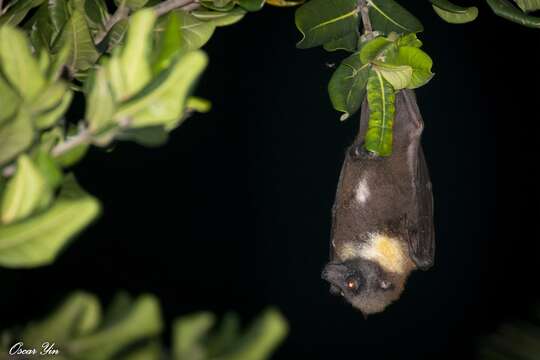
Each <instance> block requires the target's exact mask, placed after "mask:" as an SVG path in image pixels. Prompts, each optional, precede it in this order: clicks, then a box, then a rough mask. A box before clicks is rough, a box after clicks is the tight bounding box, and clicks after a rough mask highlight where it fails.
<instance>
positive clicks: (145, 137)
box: [117, 126, 169, 147]
mask: <svg viewBox="0 0 540 360" xmlns="http://www.w3.org/2000/svg"><path fill="white" fill-rule="evenodd" d="M168 136H169V134H168V133H167V130H165V128H164V127H163V126H148V127H142V128H136V129H127V130H125V131H123V132H121V133H120V134H118V136H117V138H118V139H119V140H131V141H134V142H136V143H137V144H139V145H143V146H148V147H155V146H160V145H163V144H165V143H166V142H167V138H168Z"/></svg>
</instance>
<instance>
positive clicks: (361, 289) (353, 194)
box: [323, 90, 435, 314]
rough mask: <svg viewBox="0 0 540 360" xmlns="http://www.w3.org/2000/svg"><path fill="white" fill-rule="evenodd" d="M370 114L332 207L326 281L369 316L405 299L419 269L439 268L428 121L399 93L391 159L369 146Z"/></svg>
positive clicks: (407, 93) (348, 158) (347, 161)
mask: <svg viewBox="0 0 540 360" xmlns="http://www.w3.org/2000/svg"><path fill="white" fill-rule="evenodd" d="M368 118H369V109H368V106H367V102H364V105H363V106H362V114H361V120H360V130H359V133H358V136H357V138H356V140H355V141H354V143H353V144H352V145H351V146H350V148H349V149H348V151H347V153H346V156H345V161H344V163H343V167H342V170H341V175H340V180H339V184H338V189H337V193H336V199H335V203H334V208H333V225H332V239H331V248H330V263H329V264H328V265H327V266H326V267H325V269H324V271H323V278H325V279H326V280H328V281H329V282H330V283H331V290H332V292H335V293H340V294H342V295H343V296H344V297H345V298H346V299H347V300H348V301H349V302H351V303H352V304H353V305H354V306H355V307H356V308H358V309H359V310H361V311H362V312H363V313H364V314H371V313H376V312H380V311H382V310H384V308H385V307H386V306H387V305H388V304H390V303H391V302H392V301H394V300H396V299H397V298H399V296H400V294H401V292H402V291H403V288H404V285H405V282H406V279H407V277H408V275H409V274H410V272H411V271H412V270H414V269H416V268H420V269H426V268H428V267H430V266H431V265H432V263H433V257H434V250H435V243H434V229H433V197H432V192H431V182H430V180H429V174H428V170H427V165H426V161H425V159H424V154H423V152H422V147H421V145H420V138H421V134H422V130H423V121H422V117H421V115H420V111H419V109H418V106H417V104H416V98H415V95H414V92H413V91H411V90H402V91H400V92H398V93H397V94H396V115H395V121H394V129H393V131H394V132H393V152H392V155H390V156H389V157H377V156H374V155H373V154H370V153H369V152H367V151H366V150H365V149H364V147H363V139H364V136H365V133H366V130H367V125H368Z"/></svg>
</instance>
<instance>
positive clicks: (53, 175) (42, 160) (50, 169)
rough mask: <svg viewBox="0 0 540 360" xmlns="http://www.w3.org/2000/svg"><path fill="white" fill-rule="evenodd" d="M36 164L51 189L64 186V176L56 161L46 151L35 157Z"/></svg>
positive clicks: (39, 152)
mask: <svg viewBox="0 0 540 360" xmlns="http://www.w3.org/2000/svg"><path fill="white" fill-rule="evenodd" d="M34 163H35V165H36V167H37V169H38V170H39V172H40V174H41V175H43V177H44V178H45V180H46V181H47V185H48V188H49V189H53V190H54V189H56V188H57V187H58V186H60V185H61V184H62V180H63V178H64V174H63V173H62V169H60V167H59V166H58V163H57V162H56V160H55V159H54V158H53V157H52V156H51V155H50V154H49V153H48V152H46V151H43V150H41V151H38V152H37V154H36V155H35V157H34Z"/></svg>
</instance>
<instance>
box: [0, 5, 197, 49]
mask: <svg viewBox="0 0 540 360" xmlns="http://www.w3.org/2000/svg"><path fill="white" fill-rule="evenodd" d="M0 1H2V0H0ZM198 7H199V1H198V0H166V1H163V2H162V3H160V4H157V5H156V6H154V7H153V8H152V9H154V11H155V12H156V14H157V16H162V15H165V14H167V13H168V12H169V11H172V10H175V9H182V10H184V11H193V10H195V9H197V8H198ZM128 17H129V8H127V7H126V6H125V5H124V3H122V4H120V6H118V8H117V9H116V11H115V12H114V14H113V15H112V16H111V17H110V18H109V20H108V21H107V23H106V24H105V26H104V29H103V30H102V31H100V32H98V33H97V34H96V36H95V37H94V44H96V45H97V44H99V43H100V42H102V41H103V39H105V37H106V36H107V34H108V33H109V31H111V29H112V28H113V26H114V25H116V23H118V22H119V21H122V20H124V19H127V18H128Z"/></svg>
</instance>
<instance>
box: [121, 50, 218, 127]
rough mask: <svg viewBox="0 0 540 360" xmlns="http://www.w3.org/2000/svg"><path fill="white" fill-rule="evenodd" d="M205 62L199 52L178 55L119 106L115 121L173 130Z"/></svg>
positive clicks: (202, 54) (180, 119)
mask: <svg viewBox="0 0 540 360" xmlns="http://www.w3.org/2000/svg"><path fill="white" fill-rule="evenodd" d="M207 62H208V60H207V57H206V55H205V54H204V53H203V52H201V51H193V52H189V53H186V54H185V55H183V56H181V57H180V58H179V59H178V60H177V61H176V62H175V63H174V64H172V65H171V66H170V67H169V68H168V69H166V70H165V71H163V72H162V73H160V74H159V75H158V76H157V77H156V78H155V79H153V80H152V81H151V82H150V83H149V84H148V85H147V86H146V87H145V88H143V89H142V90H141V91H140V92H139V93H138V94H136V95H135V96H133V97H132V98H130V99H129V100H127V101H126V102H124V103H123V104H121V105H120V107H119V110H118V112H117V113H116V115H115V118H116V120H117V121H121V120H122V119H131V123H130V125H131V126H132V127H147V126H154V125H163V126H165V128H166V129H167V130H170V129H173V128H175V127H176V126H178V124H179V123H180V122H181V121H182V120H183V119H182V118H181V117H182V115H183V114H184V109H185V105H186V101H187V97H188V95H189V93H190V91H191V89H192V88H193V85H194V83H195V81H196V80H197V78H198V77H199V75H200V74H201V73H202V71H203V70H204V68H205V67H206V64H207Z"/></svg>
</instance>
